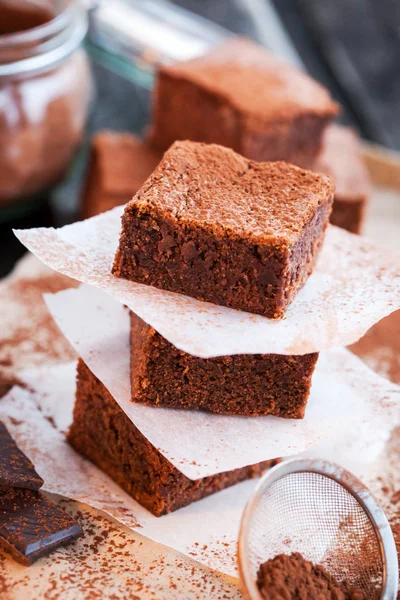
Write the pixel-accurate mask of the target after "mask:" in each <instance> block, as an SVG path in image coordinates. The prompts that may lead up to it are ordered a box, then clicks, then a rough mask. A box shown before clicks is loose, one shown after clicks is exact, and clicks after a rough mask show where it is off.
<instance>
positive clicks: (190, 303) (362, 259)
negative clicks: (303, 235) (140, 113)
mask: <svg viewBox="0 0 400 600" xmlns="http://www.w3.org/2000/svg"><path fill="white" fill-rule="evenodd" d="M122 211H123V207H117V208H115V209H113V210H112V211H109V212H107V213H103V214H102V215H99V216H97V217H93V218H92V219H89V220H87V221H82V222H80V223H75V224H73V225H69V226H66V227H63V228H62V229H58V230H55V229H44V228H40V229H30V230H25V231H21V230H19V231H16V232H15V234H16V236H17V237H18V239H19V240H20V241H21V242H22V243H23V244H24V245H25V246H26V247H27V248H28V249H29V250H31V252H33V253H34V254H36V256H38V257H39V258H40V259H41V260H42V261H43V262H44V263H46V264H47V265H49V266H50V267H52V268H53V269H55V270H56V271H59V272H61V273H64V274H65V275H69V276H70V277H73V278H75V279H78V280H79V281H82V282H85V283H89V284H91V285H93V286H96V287H99V288H101V289H103V290H105V291H106V292H108V293H109V294H110V295H112V296H113V297H114V298H116V299H117V300H119V301H120V302H122V303H124V304H126V305H127V306H129V308H131V309H132V310H133V311H134V312H135V313H136V314H137V315H139V317H141V318H142V319H143V320H144V321H146V322H147V323H148V324H149V325H151V326H152V327H154V329H156V330H157V331H158V332H159V333H160V334H161V335H162V336H164V337H165V338H166V339H167V340H169V341H170V342H171V343H172V344H174V345H175V346H176V347H177V348H179V349H181V350H184V351H185V352H189V353H190V354H193V355H196V356H200V357H202V358H209V357H212V356H223V355H227V354H246V353H247V354H257V353H265V354H268V353H276V354H306V353H308V352H317V351H319V350H323V349H328V348H332V347H339V346H347V345H349V344H351V343H353V342H355V341H357V340H358V339H359V338H360V337H362V335H364V333H365V332H366V331H367V330H368V329H369V328H370V327H371V326H372V325H373V324H374V323H376V322H377V321H379V320H380V319H382V318H383V317H384V316H386V315H388V314H389V313H391V312H392V311H394V310H395V309H397V308H399V307H400V255H399V254H391V253H390V251H389V250H387V249H383V248H380V247H379V246H377V245H375V243H373V242H371V241H369V240H366V239H364V238H362V237H359V236H355V235H352V234H350V233H348V232H346V231H344V230H342V229H338V228H336V227H333V226H329V228H328V231H327V235H326V239H325V243H324V245H323V248H322V252H321V255H320V258H319V261H318V263H317V266H316V268H315V270H314V272H313V274H312V275H311V276H310V277H309V279H308V280H307V282H306V284H305V286H304V288H303V289H302V290H301V291H300V292H299V294H298V295H297V297H296V298H295V300H294V301H293V303H292V304H291V306H290V307H289V309H288V311H287V313H286V317H285V318H284V319H282V320H280V321H274V320H271V319H266V318H265V317H261V316H259V315H253V314H249V313H245V312H241V311H236V310H232V309H228V308H224V307H220V306H216V305H213V304H209V303H205V302H199V301H197V300H193V299H192V298H188V297H187V296H183V295H180V294H174V293H171V292H166V291H162V290H157V289H155V288H153V287H149V286H145V285H140V284H135V283H132V282H129V281H126V280H123V279H118V278H116V277H114V276H113V275H111V267H112V263H113V258H114V254H115V251H116V248H117V245H118V239H119V233H120V228H121V224H120V216H121V214H122Z"/></svg>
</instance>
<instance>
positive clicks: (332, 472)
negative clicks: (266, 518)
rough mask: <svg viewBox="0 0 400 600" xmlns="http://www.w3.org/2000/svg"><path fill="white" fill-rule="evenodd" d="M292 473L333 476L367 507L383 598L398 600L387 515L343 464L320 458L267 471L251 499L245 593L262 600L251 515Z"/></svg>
mask: <svg viewBox="0 0 400 600" xmlns="http://www.w3.org/2000/svg"><path fill="white" fill-rule="evenodd" d="M293 473H317V474H319V475H323V476H325V477H328V478H329V479H332V480H333V481H335V482H336V483H338V484H339V485H341V486H342V487H343V488H345V489H346V491H347V492H348V493H349V494H351V495H352V496H353V497H354V498H355V499H356V500H357V502H359V503H360V504H361V506H362V507H363V509H364V510H365V512H366V514H367V516H368V518H369V520H370V522H371V525H372V527H373V529H374V532H375V535H376V537H377V540H378V544H379V549H380V553H381V558H382V565H383V582H382V593H381V600H395V598H396V597H397V591H398V580H399V566H398V559H397V551H396V545H395V542H394V538H393V533H392V530H391V527H390V525H389V522H388V520H387V517H386V515H385V513H384V511H383V510H382V508H381V507H380V506H379V505H378V504H377V502H376V501H375V499H374V497H373V496H372V494H371V492H370V491H369V489H368V488H367V487H366V486H365V485H364V484H363V483H362V482H361V481H360V480H359V479H358V478H357V477H356V476H355V475H353V474H352V473H350V472H349V471H347V470H346V469H344V468H343V467H341V466H340V465H338V464H336V463H334V462H330V461H327V460H323V459H319V458H292V459H287V460H283V461H282V462H281V463H279V464H277V465H276V466H275V467H272V469H270V470H269V471H267V472H266V473H264V475H263V476H262V477H261V479H260V481H259V482H258V484H257V485H256V487H255V489H254V491H253V494H252V495H251V497H250V499H249V500H248V502H247V504H246V506H245V509H244V512H243V515H242V519H241V523H240V529H239V540H238V566H239V574H240V579H241V582H242V585H243V587H244V589H243V593H244V595H245V598H247V599H248V600H263V598H262V596H261V594H260V592H259V589H258V587H257V585H256V582H255V579H254V576H253V574H252V572H251V569H250V564H249V560H248V553H247V548H248V547H249V531H250V523H251V517H252V514H253V512H254V508H255V507H256V505H257V503H258V501H259V498H260V497H261V496H262V494H263V493H264V491H265V490H266V489H267V488H268V487H269V486H270V485H272V484H273V483H275V482H276V481H278V480H279V479H281V478H283V477H285V476H287V475H291V474H293Z"/></svg>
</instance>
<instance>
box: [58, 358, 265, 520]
mask: <svg viewBox="0 0 400 600" xmlns="http://www.w3.org/2000/svg"><path fill="white" fill-rule="evenodd" d="M68 441H69V443H70V444H71V445H72V446H73V447H74V448H75V450H77V452H79V453H80V454H82V455H83V456H85V457H86V458H88V459H89V460H91V461H92V462H93V463H94V464H95V465H97V466H98V467H99V468H100V469H102V471H104V472H105V473H107V475H109V476H110V477H111V478H112V479H114V481H116V482H117V483H118V484H119V485H120V486H121V487H122V488H123V489H124V490H125V491H126V492H127V493H128V494H129V495H130V496H132V497H133V498H134V499H135V500H137V502H139V503H140V504H142V505H143V506H144V507H145V508H147V510H149V511H150V512H152V513H153V514H154V515H156V516H157V517H159V516H161V515H164V514H166V513H169V512H172V511H174V510H177V509H178V508H181V507H183V506H187V505H188V504H191V503H192V502H195V501H196V500H200V499H201V498H204V497H205V496H209V495H210V494H213V493H215V492H218V491H220V490H222V489H224V488H227V487H229V486H231V485H234V484H235V483H239V482H240V481H244V480H245V479H251V478H253V477H257V476H259V475H260V474H261V473H262V472H263V471H264V470H266V469H267V468H269V467H271V466H273V465H274V464H275V463H276V461H265V462H262V463H259V464H256V465H251V466H249V467H244V468H241V469H235V470H234V471H229V472H226V473H220V474H218V475H213V476H211V477H205V478H203V479H198V480H195V481H193V480H191V479H188V478H187V477H185V475H183V474H182V473H181V472H180V471H178V469H176V468H175V467H174V466H173V465H172V464H171V463H170V462H169V461H168V460H167V459H166V458H164V456H162V454H160V452H158V450H157V449H156V448H155V447H154V446H153V445H152V444H151V443H150V442H149V441H148V440H147V439H146V438H145V437H144V436H143V435H142V434H141V433H140V431H139V430H138V429H137V428H136V427H135V426H134V425H133V423H132V422H131V421H130V419H129V418H128V417H127V416H126V414H125V413H124V412H123V411H122V410H121V408H120V407H119V405H118V403H117V402H116V401H115V400H114V398H113V397H112V396H111V394H110V393H109V392H108V391H107V389H106V388H105V387H104V385H103V384H102V383H101V382H100V381H99V380H98V379H97V378H96V376H95V375H93V373H92V372H91V371H90V369H89V368H88V367H87V366H86V364H85V363H84V362H83V361H82V360H81V359H80V360H79V362H78V373H77V390H76V402H75V408H74V418H73V423H72V425H71V427H70V430H69V433H68Z"/></svg>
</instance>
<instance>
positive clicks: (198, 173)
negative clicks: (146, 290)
mask: <svg viewBox="0 0 400 600" xmlns="http://www.w3.org/2000/svg"><path fill="white" fill-rule="evenodd" d="M333 192H334V185H333V181H332V180H331V179H330V178H329V177H327V176H324V175H319V174H316V173H311V172H309V171H304V170H303V169H300V168H298V167H294V166H292V165H288V164H286V163H283V162H278V163H256V162H253V161H249V160H247V159H245V158H243V157H242V156H240V155H238V154H236V153H235V152H233V151H232V150H230V149H228V148H223V147H222V146H217V145H214V144H211V145H206V144H200V143H195V142H176V143H175V144H174V145H173V146H172V147H171V148H170V150H168V151H167V152H166V153H165V155H164V157H163V159H162V160H161V162H160V164H159V165H158V167H157V168H156V170H155V171H154V173H153V175H152V176H151V177H150V178H149V179H148V180H147V181H146V183H145V184H144V185H143V186H142V188H141V189H140V190H139V192H138V193H137V194H136V196H135V197H134V198H133V199H132V200H131V202H129V203H128V204H127V205H126V207H125V212H124V215H123V217H122V233H121V237H120V243H119V248H118V250H117V254H116V257H115V261H114V266H113V273H114V275H116V276H117V277H123V278H125V279H130V280H132V281H136V282H139V283H145V284H148V285H152V286H154V287H158V288H162V289H166V290H171V291H173V292H178V293H181V294H186V295H188V296H192V297H194V298H197V299H199V300H205V301H209V302H213V303H215V304H219V305H223V306H229V307H231V308H235V309H239V310H245V311H249V312H253V313H258V314H261V315H264V316H266V317H271V318H279V317H282V316H283V314H284V313H285V310H286V308H287V306H288V305H289V304H290V302H291V301H292V300H293V298H294V297H295V295H296V293H297V291H298V290H299V289H300V288H301V286H302V285H303V284H304V282H305V280H306V279H307V277H308V275H309V274H310V273H311V272H312V269H313V266H314V263H315V260H316V258H317V255H318V252H319V249H320V247H321V245H322V241H323V238H324V234H325V230H326V227H327V224H328V220H329V215H330V212H331V207H332V201H333Z"/></svg>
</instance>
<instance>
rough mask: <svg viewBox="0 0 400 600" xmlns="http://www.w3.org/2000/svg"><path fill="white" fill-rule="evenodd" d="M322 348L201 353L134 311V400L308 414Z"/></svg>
mask: <svg viewBox="0 0 400 600" xmlns="http://www.w3.org/2000/svg"><path fill="white" fill-rule="evenodd" d="M317 359H318V353H315V354H306V355H304V356H281V355H278V354H237V355H234V356H222V357H218V358H208V359H204V358H198V357H195V356H192V355H191V354H187V353H186V352H182V351H181V350H178V349H177V348H176V347H175V346H174V345H173V344H170V343H169V342H168V341H167V340H166V339H165V338H163V337H162V336H161V335H160V334H159V333H157V332H156V331H155V330H154V329H153V328H152V327H150V326H149V325H147V324H146V323H145V322H144V321H142V320H141V319H140V318H139V317H137V316H136V315H135V314H133V313H131V389H132V400H133V401H134V402H142V403H143V404H151V405H158V406H169V407H171V408H183V409H192V410H193V409H203V410H209V411H211V412H215V413H221V414H236V415H244V416H262V415H268V414H270V415H275V416H277V417H286V418H291V419H302V418H303V417H304V413H305V409H306V404H307V399H308V396H309V393H310V389H311V379H312V374H313V372H314V368H315V365H316V362H317Z"/></svg>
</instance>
